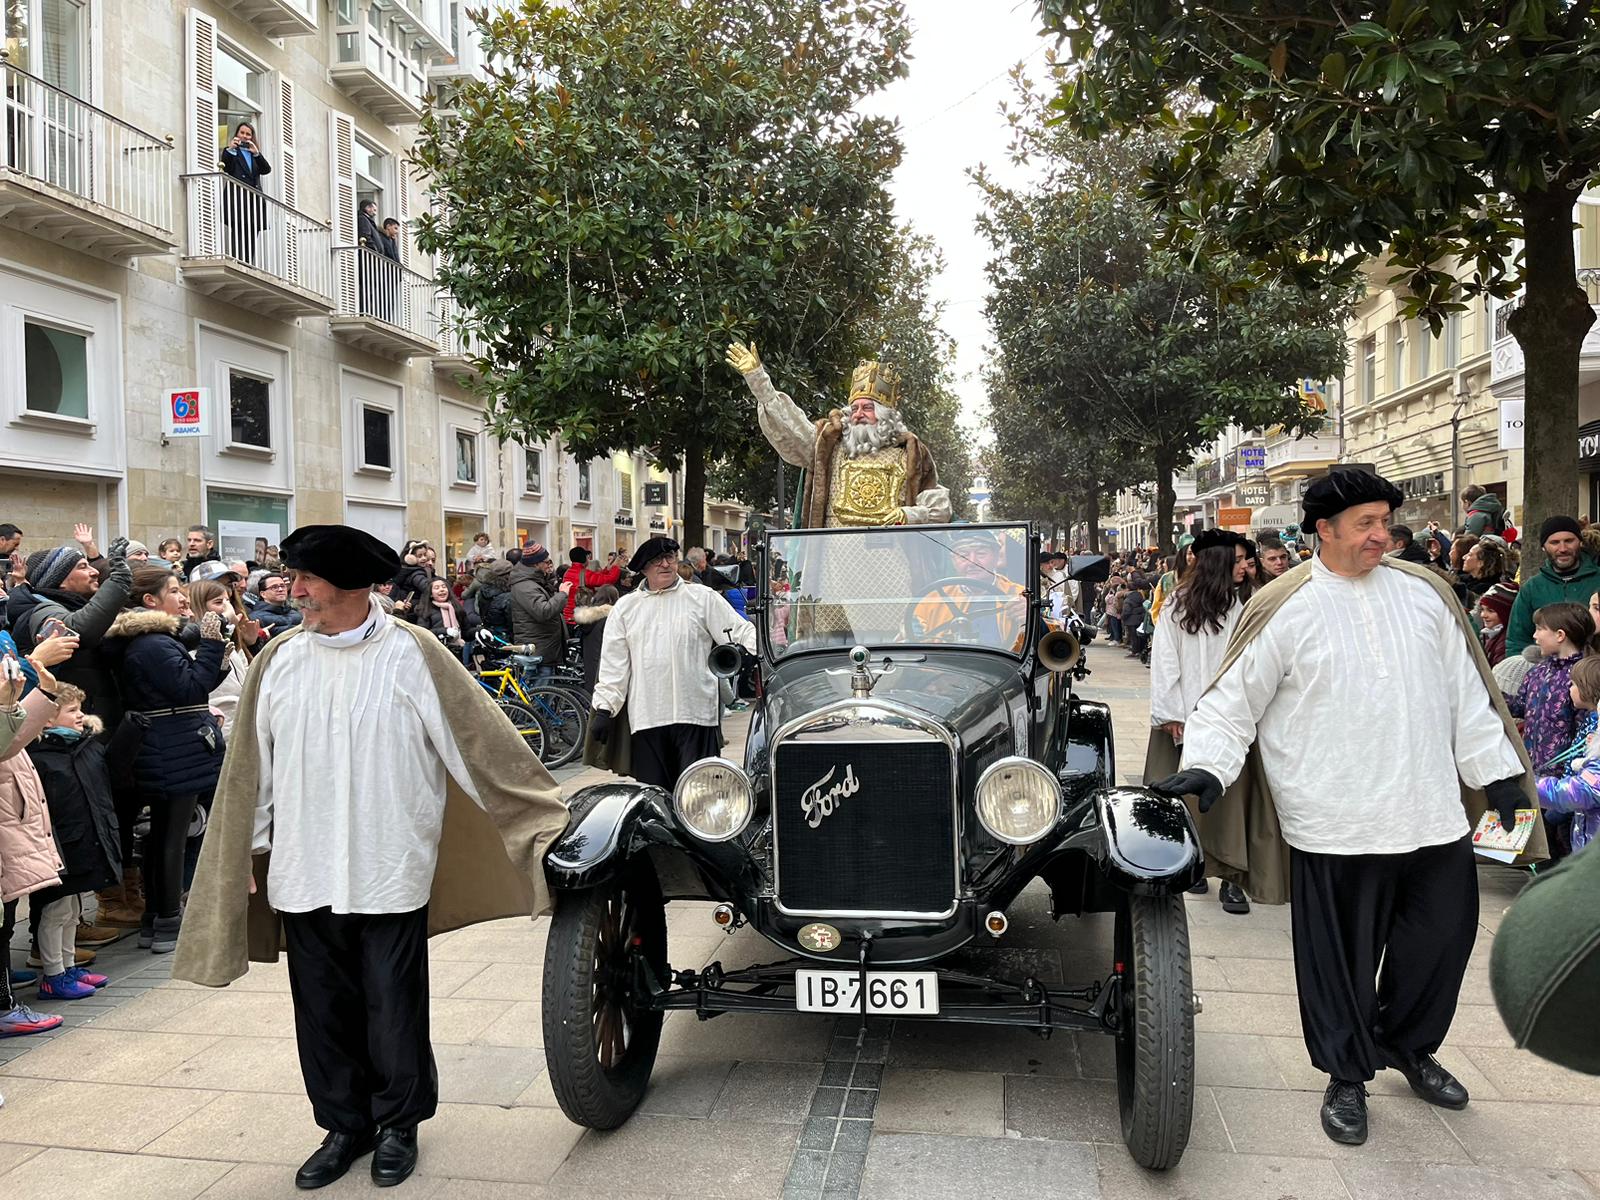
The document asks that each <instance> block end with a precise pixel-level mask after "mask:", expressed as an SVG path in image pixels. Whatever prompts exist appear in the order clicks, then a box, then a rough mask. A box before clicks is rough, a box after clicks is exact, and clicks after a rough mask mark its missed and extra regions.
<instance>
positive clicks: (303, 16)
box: [221, 0, 321, 38]
mask: <svg viewBox="0 0 1600 1200" xmlns="http://www.w3.org/2000/svg"><path fill="white" fill-rule="evenodd" d="M221 3H222V4H224V5H226V6H227V7H228V8H231V9H233V11H234V12H236V13H238V14H239V15H240V16H241V17H243V18H244V19H245V20H246V21H249V22H250V24H251V25H252V26H254V28H255V29H256V31H257V32H258V33H262V34H265V35H266V36H267V37H275V38H276V37H303V36H304V35H306V34H308V33H315V32H316V31H317V7H318V5H319V4H320V3H321V0H221Z"/></svg>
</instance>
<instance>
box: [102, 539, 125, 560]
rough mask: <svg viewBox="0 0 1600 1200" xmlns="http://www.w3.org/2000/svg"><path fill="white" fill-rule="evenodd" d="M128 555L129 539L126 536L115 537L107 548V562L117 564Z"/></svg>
mask: <svg viewBox="0 0 1600 1200" xmlns="http://www.w3.org/2000/svg"><path fill="white" fill-rule="evenodd" d="M127 557H128V539H127V538H125V537H119V538H113V539H112V541H111V545H110V546H108V547H107V548H106V562H107V563H108V564H109V565H110V566H113V567H114V566H116V565H117V564H118V563H120V562H122V561H123V560H124V559H126V558H127Z"/></svg>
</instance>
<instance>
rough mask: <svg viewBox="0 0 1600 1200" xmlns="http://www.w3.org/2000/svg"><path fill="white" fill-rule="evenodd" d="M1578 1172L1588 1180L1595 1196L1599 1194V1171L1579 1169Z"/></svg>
mask: <svg viewBox="0 0 1600 1200" xmlns="http://www.w3.org/2000/svg"><path fill="white" fill-rule="evenodd" d="M1578 1174H1580V1175H1582V1176H1583V1177H1584V1178H1585V1179H1586V1180H1588V1181H1589V1187H1590V1189H1591V1190H1593V1192H1594V1194H1595V1195H1596V1196H1600V1171H1579V1172H1578Z"/></svg>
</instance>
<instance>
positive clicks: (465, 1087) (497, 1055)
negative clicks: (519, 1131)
mask: <svg viewBox="0 0 1600 1200" xmlns="http://www.w3.org/2000/svg"><path fill="white" fill-rule="evenodd" d="M433 1057H434V1061H435V1062H436V1063H437V1064H438V1067H439V1099H440V1100H442V1101H445V1102H447V1103H458V1104H499V1105H502V1106H509V1105H512V1104H515V1103H516V1102H517V1097H518V1096H520V1095H522V1093H523V1092H525V1091H527V1090H528V1088H529V1087H530V1086H531V1085H532V1084H533V1081H534V1080H535V1079H537V1078H538V1077H539V1073H540V1072H541V1071H543V1070H544V1051H543V1050H538V1049H514V1048H512V1047H509V1046H459V1045H443V1044H441V1045H437V1046H435V1047H434V1048H433Z"/></svg>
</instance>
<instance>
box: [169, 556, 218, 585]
mask: <svg viewBox="0 0 1600 1200" xmlns="http://www.w3.org/2000/svg"><path fill="white" fill-rule="evenodd" d="M221 561H222V555H220V554H218V553H217V552H216V551H215V550H212V551H210V552H209V553H206V554H186V555H184V556H183V561H182V562H181V563H179V564H178V574H179V576H180V577H181V578H180V580H179V582H181V583H188V582H189V572H190V571H192V570H194V569H195V568H196V567H198V566H199V565H200V564H201V563H208V562H221Z"/></svg>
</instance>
